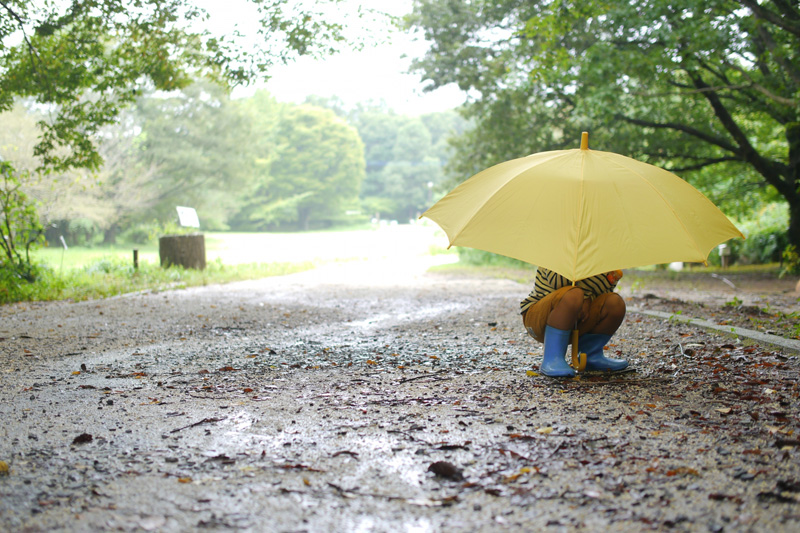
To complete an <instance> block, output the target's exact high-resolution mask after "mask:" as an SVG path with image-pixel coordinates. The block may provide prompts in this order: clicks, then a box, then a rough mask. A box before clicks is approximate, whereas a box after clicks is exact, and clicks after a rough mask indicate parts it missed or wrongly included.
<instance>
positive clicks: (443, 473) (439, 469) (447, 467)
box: [428, 461, 464, 481]
mask: <svg viewBox="0 0 800 533" xmlns="http://www.w3.org/2000/svg"><path fill="white" fill-rule="evenodd" d="M428 472H433V473H434V474H436V475H437V476H439V477H443V478H447V479H453V480H456V481H460V480H462V479H464V474H463V473H462V472H461V469H460V468H458V467H457V466H456V465H454V464H453V463H448V462H447V461H436V462H435V463H431V464H430V466H428Z"/></svg>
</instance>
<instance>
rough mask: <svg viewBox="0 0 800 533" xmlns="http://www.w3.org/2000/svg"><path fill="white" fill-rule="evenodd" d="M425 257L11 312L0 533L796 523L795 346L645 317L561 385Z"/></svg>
mask: <svg viewBox="0 0 800 533" xmlns="http://www.w3.org/2000/svg"><path fill="white" fill-rule="evenodd" d="M429 264H430V260H429V259H418V260H415V261H413V262H410V263H400V262H397V261H382V262H379V263H375V262H372V263H363V264H362V263H357V264H348V265H339V266H331V267H325V268H321V269H318V270H315V271H310V272H305V273H302V274H297V275H292V276H287V277H282V278H272V279H266V280H260V281H254V282H245V283H237V284H231V285H226V286H212V287H205V288H198V289H188V290H181V291H171V292H163V293H149V294H139V295H132V296H126V297H121V298H113V299H108V300H103V301H96V302H83V303H49V304H24V305H14V306H7V307H3V308H0V321H1V322H0V351H1V352H0V353H1V354H2V355H1V357H2V360H3V363H4V365H3V379H2V381H1V382H0V401H1V402H2V403H0V414H1V415H2V422H3V423H2V424H1V425H0V460H1V461H3V462H5V463H6V464H7V465H8V467H9V471H8V474H7V475H2V474H3V473H2V472H1V471H0V529H3V530H8V531H53V530H59V531H97V530H110V531H117V530H118V531H201V530H202V531H207V530H211V531H214V530H216V531H229V530H243V531H286V532H290V531H387V532H388V531H392V532H394V531H519V530H529V531H537V530H545V531H598V530H609V529H612V530H614V531H643V530H657V531H661V530H669V531H797V530H798V529H800V460H799V459H800V451H798V445H799V444H800V440H798V439H799V438H800V436H799V435H798V431H800V418H799V417H800V407H798V405H799V402H798V397H800V389H799V388H798V373H800V361H798V354H796V353H792V352H788V351H780V350H775V349H774V348H771V347H765V346H759V345H758V344H753V343H748V342H743V341H742V340H741V339H735V338H731V337H725V336H720V335H719V334H717V333H713V332H709V331H705V330H702V329H700V328H697V327H693V326H691V325H686V324H680V323H677V322H673V321H665V320H660V319H656V318H652V317H649V316H646V315H643V314H637V313H635V312H631V313H629V315H628V317H627V319H626V321H625V323H624V325H623V328H622V329H621V330H620V332H619V333H618V335H617V336H616V337H615V338H614V340H613V344H612V345H611V346H610V347H609V348H610V350H611V353H612V354H619V356H624V357H627V358H628V359H630V360H631V362H632V366H633V368H634V369H635V371H634V372H630V373H625V374H621V375H616V376H609V375H595V376H591V375H586V376H582V377H581V378H580V379H575V380H552V379H549V378H546V377H544V376H540V375H538V374H537V373H536V372H532V371H531V370H532V369H533V370H535V368H536V367H537V366H538V364H539V360H540V357H541V346H540V345H538V344H536V343H534V342H533V341H532V340H530V339H529V338H527V337H526V336H525V335H524V332H523V331H522V328H521V327H520V319H519V316H518V315H517V313H516V308H517V306H518V302H519V299H520V298H521V297H522V296H524V294H525V293H526V292H527V291H528V290H529V287H526V286H524V285H521V284H519V283H516V282H513V281H509V280H502V279H482V278H476V277H474V276H469V277H468V276H460V275H458V274H452V273H450V274H437V273H430V272H427V267H428V266H429ZM650 288H651V289H652V287H650ZM653 290H655V289H653ZM656 292H657V291H656ZM625 294H626V297H636V294H635V291H634V293H633V294H631V293H630V292H626V293H625ZM660 296H661V297H666V295H660ZM0 467H2V465H0Z"/></svg>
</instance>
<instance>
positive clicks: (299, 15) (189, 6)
mask: <svg viewBox="0 0 800 533" xmlns="http://www.w3.org/2000/svg"><path fill="white" fill-rule="evenodd" d="M336 2H337V0H319V1H318V2H309V3H304V4H294V3H289V2H282V1H270V2H263V1H261V0H250V2H249V3H250V4H252V5H253V6H255V9H256V11H257V13H258V16H257V18H258V20H259V23H260V26H259V28H260V29H259V33H260V37H261V39H259V40H257V41H253V40H251V41H245V40H242V39H240V38H239V36H238V35H237V34H232V35H230V36H225V35H223V36H220V35H213V34H211V33H210V32H208V31H204V30H197V29H195V28H197V27H202V24H203V23H204V21H207V19H208V14H207V13H206V12H205V11H204V10H202V9H200V8H198V7H197V6H195V4H194V3H193V2H192V1H191V0H137V1H135V2H132V1H130V0H128V1H126V0H71V1H70V0H67V1H63V2H60V1H54V0H45V1H33V0H4V1H2V2H0V112H3V111H6V110H9V109H11V108H12V106H13V105H14V101H15V98H17V97H28V98H32V99H34V100H35V101H36V102H37V103H38V105H39V106H41V107H43V108H45V109H47V111H48V114H47V116H48V118H47V119H46V120H41V121H40V122H39V127H40V128H41V139H40V142H39V143H38V144H37V146H36V148H35V155H36V156H37V157H39V158H40V160H41V162H42V168H43V169H47V170H56V171H64V170H66V169H69V168H74V167H83V168H89V169H93V170H96V169H98V168H99V166H100V164H101V160H102V158H101V157H100V155H99V153H98V150H97V135H98V132H99V130H100V128H102V127H103V126H105V125H108V124H111V123H113V122H114V121H115V120H116V119H117V117H118V116H119V114H120V112H121V110H122V109H124V108H125V107H127V106H129V105H130V104H131V103H133V102H134V101H135V100H136V98H137V97H138V96H139V94H141V92H142V91H143V90H145V89H157V90H175V89H180V88H183V87H186V86H188V85H189V84H190V83H191V81H193V80H194V79H197V78H200V77H203V76H210V77H212V78H213V79H216V80H218V81H221V82H223V83H225V84H227V85H236V84H241V83H247V82H249V81H252V80H254V79H257V78H259V77H264V76H266V75H267V73H268V72H269V69H270V67H271V66H272V65H274V64H275V63H276V62H286V61H289V60H291V59H292V58H294V57H296V56H298V55H303V54H316V55H319V54H323V53H331V52H332V51H334V50H335V49H336V48H337V47H338V46H340V45H341V43H342V41H343V39H342V36H341V30H342V27H341V25H340V24H339V23H337V22H335V21H332V18H331V17H329V16H327V15H326V14H324V13H322V12H321V9H320V6H321V5H325V4H331V3H336ZM9 165H10V163H6V164H5V168H6V169H7V170H8V172H9V173H10V174H9V175H11V174H13V175H15V176H20V175H24V173H23V174H20V173H18V172H16V169H14V168H12V167H9ZM12 189H13V188H12ZM20 220H21V219H15V221H17V222H19V221H20ZM19 230H22V228H19ZM19 233H20V231H15V232H14V234H19ZM9 259H11V258H9Z"/></svg>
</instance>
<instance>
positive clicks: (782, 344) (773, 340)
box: [629, 308, 800, 354]
mask: <svg viewBox="0 0 800 533" xmlns="http://www.w3.org/2000/svg"><path fill="white" fill-rule="evenodd" d="M629 311H630V312H632V313H639V314H640V315H648V316H653V317H657V318H663V319H665V320H671V321H677V322H681V323H685V324H691V325H693V326H699V327H701V328H707V329H713V330H716V331H721V332H722V333H726V334H728V335H736V336H739V337H746V338H748V339H752V340H754V341H758V342H762V343H765V344H770V345H772V346H776V347H778V348H781V349H785V350H792V351H794V352H796V353H799V354H800V341H797V340H794V339H786V338H784V337H779V336H777V335H770V334H768V333H762V332H760V331H754V330H752V329H745V328H738V327H735V326H722V325H720V324H715V323H713V322H709V321H708V320H704V319H702V318H692V317H689V316H683V315H676V314H673V313H664V312H661V311H649V310H645V309H638V308H631V309H629Z"/></svg>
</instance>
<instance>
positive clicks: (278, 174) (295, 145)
mask: <svg viewBox="0 0 800 533" xmlns="http://www.w3.org/2000/svg"><path fill="white" fill-rule="evenodd" d="M276 138H277V139H279V141H280V144H279V146H278V149H277V154H276V157H275V159H274V161H273V163H272V168H271V177H272V179H271V182H270V185H269V187H268V188H266V189H265V190H263V191H262V192H263V198H264V201H265V203H267V204H269V203H272V202H275V201H285V202H292V205H294V207H295V211H296V222H297V224H298V227H300V228H301V229H308V228H309V227H310V225H311V223H312V222H321V223H328V222H330V221H332V220H337V219H340V218H341V216H342V214H343V213H344V211H345V210H346V209H347V208H348V207H352V206H354V205H357V199H358V193H359V190H360V187H361V182H362V181H363V179H364V167H365V163H364V145H363V143H362V142H361V139H360V138H359V136H358V132H357V131H356V130H355V129H354V128H353V127H352V126H350V125H348V124H347V123H346V122H345V121H344V120H342V119H340V118H338V117H337V116H336V115H335V114H334V112H333V111H330V110H328V109H322V108H317V107H312V106H307V105H302V106H291V107H287V108H286V109H285V111H284V113H283V114H282V116H281V120H280V124H279V125H278V129H277V131H276Z"/></svg>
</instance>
